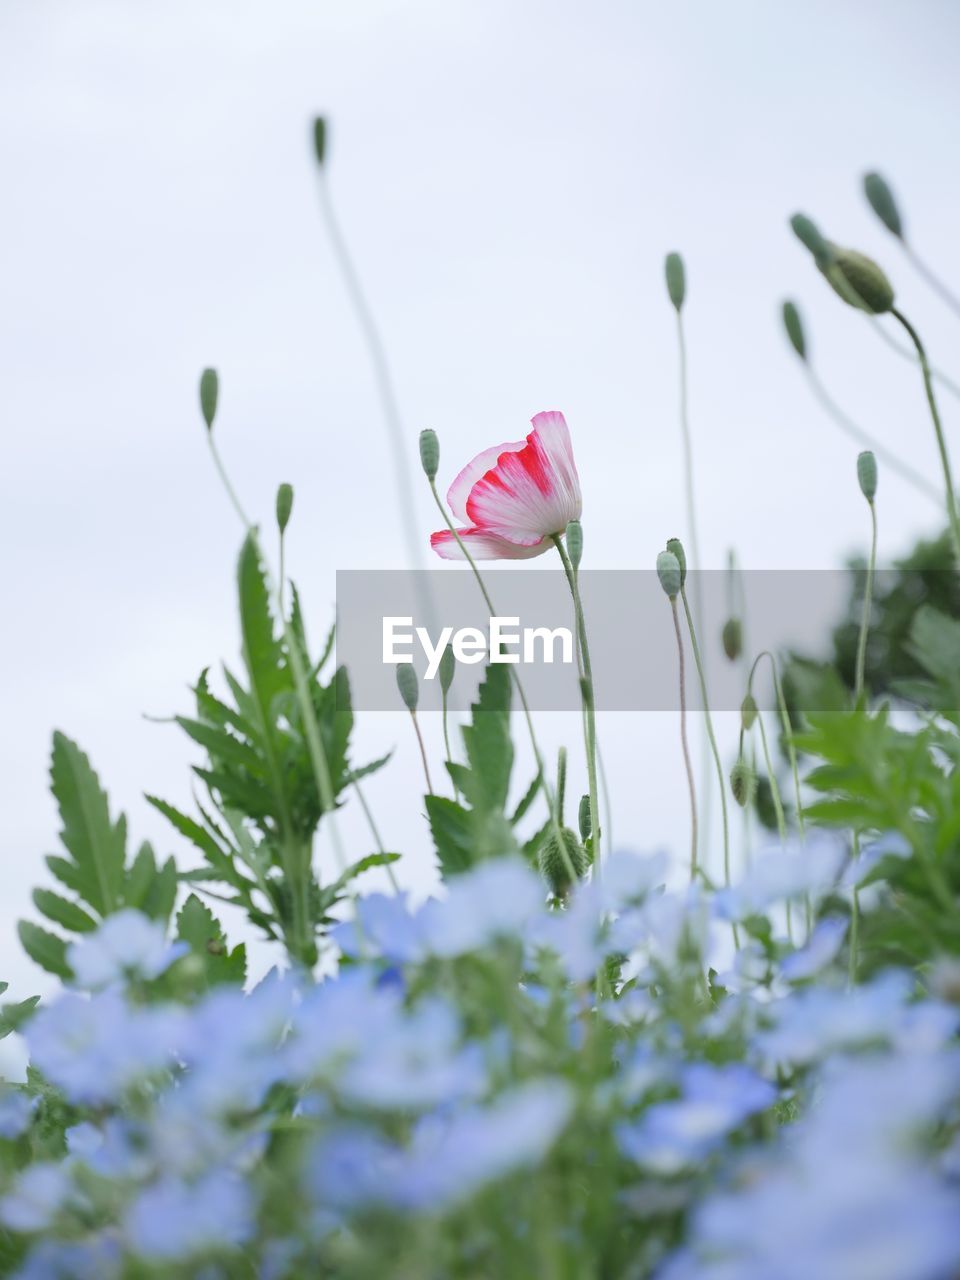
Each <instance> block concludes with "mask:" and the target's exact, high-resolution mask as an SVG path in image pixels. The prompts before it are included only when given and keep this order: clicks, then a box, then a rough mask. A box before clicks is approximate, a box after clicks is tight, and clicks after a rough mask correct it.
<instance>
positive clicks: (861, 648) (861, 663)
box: [848, 499, 877, 986]
mask: <svg viewBox="0 0 960 1280" xmlns="http://www.w3.org/2000/svg"><path fill="white" fill-rule="evenodd" d="M867 505H868V506H869V507H870V560H869V562H868V564H867V580H866V582H865V583H864V587H863V613H862V615H861V617H860V636H859V639H858V641H857V663H856V668H855V671H854V684H853V697H854V702H855V703H856V705H857V706H859V705H860V700H861V699H862V698H863V691H864V675H865V671H866V665H867V637H868V635H869V634H870V612H871V609H872V606H873V579H874V576H875V574H876V571H877V506H876V503H875V502H874V501H873V499H868V500H867ZM853 856H854V864H855V865H856V862H857V861H859V858H860V832H859V831H854V833H853ZM859 939H860V893H859V890H858V889H857V886H856V884H854V886H853V896H852V898H851V901H850V965H849V971H848V977H849V981H850V985H851V986H853V985H854V983H855V982H856V980H857V965H858V958H859V957H858V951H859Z"/></svg>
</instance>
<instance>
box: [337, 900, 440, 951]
mask: <svg viewBox="0 0 960 1280" xmlns="http://www.w3.org/2000/svg"><path fill="white" fill-rule="evenodd" d="M354 910H355V911H356V915H357V920H359V922H360V928H359V930H358V928H357V923H356V921H354V920H347V921H344V922H343V923H342V924H338V925H336V926H335V928H333V929H331V931H330V937H331V938H332V940H333V941H334V942H335V943H336V944H337V946H338V947H340V949H341V951H343V952H344V954H345V955H348V956H352V957H354V958H356V957H357V956H359V955H360V954H361V953H362V954H364V955H367V954H373V955H377V956H382V957H383V958H384V959H385V960H390V961H393V962H394V963H395V964H416V963H418V962H419V961H421V960H423V959H425V958H426V956H427V955H428V949H427V935H426V928H425V924H424V918H423V915H422V913H421V912H413V911H411V910H410V907H409V900H408V896H407V894H406V893H393V894H386V893H369V894H366V895H364V896H363V897H362V898H358V899H357V901H356V903H355V906H354Z"/></svg>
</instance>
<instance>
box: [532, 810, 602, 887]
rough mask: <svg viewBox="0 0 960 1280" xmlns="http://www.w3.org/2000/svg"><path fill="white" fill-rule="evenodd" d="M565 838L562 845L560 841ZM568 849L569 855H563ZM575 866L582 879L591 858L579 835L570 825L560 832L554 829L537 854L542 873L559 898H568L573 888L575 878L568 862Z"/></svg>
mask: <svg viewBox="0 0 960 1280" xmlns="http://www.w3.org/2000/svg"><path fill="white" fill-rule="evenodd" d="M561 839H562V840H563V845H562V846H561V844H560V841H561ZM564 849H565V850H566V853H567V856H566V857H564V856H563V850H564ZM568 861H569V863H570V865H571V866H572V867H573V870H574V872H575V873H576V876H577V879H582V878H583V877H584V876H585V875H586V874H587V868H588V867H589V865H590V860H589V858H588V857H587V851H586V849H584V847H583V845H582V844H581V843H580V841H579V840H578V839H577V836H576V835H575V833H574V832H573V831H571V830H570V828H569V827H561V828H560V834H559V835H558V834H557V832H556V831H552V832H551V833H550V835H548V836H547V838H546V839H545V840H544V842H543V844H542V845H541V846H540V852H539V854H538V855H537V862H538V864H539V866H540V874H541V875H542V876H543V878H544V880H546V882H547V884H548V885H549V886H550V892H551V893H552V894H553V895H554V896H555V897H557V898H566V897H567V895H568V894H569V893H570V890H571V889H572V888H573V884H574V882H573V880H571V878H570V868H569V867H568V866H567V863H568Z"/></svg>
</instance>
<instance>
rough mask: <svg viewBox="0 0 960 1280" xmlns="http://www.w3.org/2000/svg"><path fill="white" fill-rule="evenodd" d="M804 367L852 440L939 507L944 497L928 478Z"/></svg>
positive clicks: (815, 391)
mask: <svg viewBox="0 0 960 1280" xmlns="http://www.w3.org/2000/svg"><path fill="white" fill-rule="evenodd" d="M803 367H804V370H805V372H806V374H807V378H808V380H809V382H810V387H811V390H812V391H813V394H814V396H815V398H816V399H817V401H818V402H819V403H820V406H821V408H822V409H823V410H824V411H825V412H826V413H827V414H829V416H830V417H831V418H832V419H833V420H834V422H835V423H836V424H837V426H838V427H839V428H840V430H841V431H843V432H844V433H845V434H846V435H848V436H849V437H850V438H851V439H852V440H856V441H857V443H858V444H861V445H863V446H864V447H865V448H867V449H870V450H872V452H873V453H875V454H876V455H877V457H878V458H879V459H880V460H881V462H883V464H884V466H886V467H889V468H890V470H891V471H894V472H896V474H897V475H898V476H900V478H901V480H905V481H906V482H907V484H909V485H912V486H913V488H914V489H917V490H918V491H919V492H920V493H924V494H926V496H927V497H928V498H930V499H932V500H933V501H934V502H936V503H937V505H938V506H939V505H940V503H941V502H942V500H943V499H942V498H941V495H940V490H939V489H938V488H937V487H936V486H935V485H932V484H931V483H930V481H929V480H928V479H927V478H926V476H923V475H921V474H920V472H919V471H915V470H914V469H913V467H911V466H910V464H909V463H907V462H904V461H903V459H902V458H900V457H898V456H897V454H895V453H892V452H891V451H890V450H889V449H887V448H886V447H885V446H884V445H882V444H880V443H879V441H877V440H875V439H874V438H873V436H872V435H870V433H869V432H868V431H864V430H863V428H862V427H860V426H858V425H857V423H855V422H854V421H853V419H852V418H849V417H848V416H847V415H846V414H845V413H844V411H843V410H842V409H841V408H840V406H839V405H838V404H837V403H836V401H835V400H834V399H833V398H832V397H831V396H830V394H829V392H828V391H827V389H826V387H824V385H823V383H822V382H821V381H820V379H819V378H818V377H817V375H816V373H814V371H813V368H812V367H811V365H810V362H809V361H808V360H807V361H804V362H803Z"/></svg>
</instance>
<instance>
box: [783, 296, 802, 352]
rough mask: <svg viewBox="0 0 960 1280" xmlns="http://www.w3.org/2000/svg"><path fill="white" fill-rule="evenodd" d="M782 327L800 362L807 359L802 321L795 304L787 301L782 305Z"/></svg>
mask: <svg viewBox="0 0 960 1280" xmlns="http://www.w3.org/2000/svg"><path fill="white" fill-rule="evenodd" d="M783 327H784V329H786V331H787V337H788V338H789V340H790V345H791V347H793V349H794V351H795V352H796V353H797V355H798V356H799V357H800V359H801V360H804V361H805V360H806V358H807V340H806V337H805V336H804V332H803V321H802V320H801V319H800V312H799V311H798V310H797V307H796V303H793V302H790V301H789V300H788V301H787V302H785V303H784V304H783Z"/></svg>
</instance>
